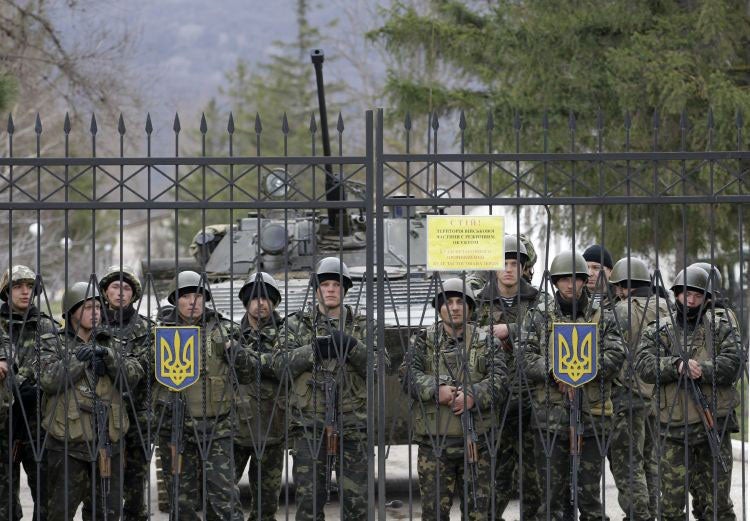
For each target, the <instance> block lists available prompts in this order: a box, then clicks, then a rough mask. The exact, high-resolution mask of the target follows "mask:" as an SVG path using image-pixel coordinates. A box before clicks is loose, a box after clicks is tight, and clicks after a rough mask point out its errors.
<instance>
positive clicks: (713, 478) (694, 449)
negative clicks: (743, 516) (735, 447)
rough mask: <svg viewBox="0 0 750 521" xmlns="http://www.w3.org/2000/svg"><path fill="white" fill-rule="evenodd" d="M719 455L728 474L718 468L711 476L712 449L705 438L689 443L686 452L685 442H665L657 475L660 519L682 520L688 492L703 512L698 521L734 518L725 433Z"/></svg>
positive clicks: (729, 445) (732, 520) (728, 444)
mask: <svg viewBox="0 0 750 521" xmlns="http://www.w3.org/2000/svg"><path fill="white" fill-rule="evenodd" d="M721 454H722V456H723V457H724V461H726V463H727V470H728V472H724V471H723V470H722V468H721V466H720V465H717V471H716V474H714V468H713V455H712V452H711V446H710V445H709V443H708V440H706V439H705V438H704V439H701V440H700V441H692V442H689V443H688V445H687V450H686V447H685V443H684V440H679V439H674V438H667V439H666V440H665V441H664V448H663V455H662V458H661V476H660V477H661V494H662V503H661V519H662V520H664V521H681V520H683V519H685V500H686V495H687V490H690V493H692V494H693V497H694V501H695V504H696V505H699V506H700V505H702V506H700V507H699V508H700V510H702V512H700V515H701V517H700V519H706V520H708V519H714V513H715V515H716V520H717V521H735V520H736V519H737V517H736V516H735V513H734V506H733V504H732V500H731V499H730V497H729V493H730V489H731V487H732V442H731V440H730V437H729V435H728V434H727V435H725V436H724V437H723V438H722V440H721ZM688 469H690V470H689V471H688ZM714 486H716V496H715V497H714ZM714 503H715V504H714Z"/></svg>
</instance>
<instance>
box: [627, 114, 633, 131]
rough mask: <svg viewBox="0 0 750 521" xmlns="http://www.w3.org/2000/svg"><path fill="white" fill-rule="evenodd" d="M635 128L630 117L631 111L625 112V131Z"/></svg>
mask: <svg viewBox="0 0 750 521" xmlns="http://www.w3.org/2000/svg"><path fill="white" fill-rule="evenodd" d="M632 126H633V118H632V117H631V116H630V111H629V110H626V111H625V129H626V130H630V128H631V127H632Z"/></svg>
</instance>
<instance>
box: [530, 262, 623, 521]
mask: <svg viewBox="0 0 750 521" xmlns="http://www.w3.org/2000/svg"><path fill="white" fill-rule="evenodd" d="M549 272H550V280H551V282H552V284H553V286H554V287H555V289H556V291H555V295H554V297H552V299H547V298H544V299H543V300H544V301H543V302H540V303H539V304H538V305H537V307H536V308H534V309H532V310H531V311H529V315H528V316H527V318H526V327H527V335H528V338H527V341H526V348H525V352H524V363H525V370H526V375H527V376H528V378H529V380H530V381H531V382H533V383H534V384H535V396H534V404H533V405H534V409H535V414H534V416H533V424H534V425H535V427H536V428H537V429H539V430H540V435H539V436H538V437H537V442H538V443H539V446H538V447H537V451H536V452H537V455H538V457H539V460H538V462H537V468H538V469H539V470H540V473H541V475H540V479H541V480H542V483H543V485H542V486H543V487H544V486H545V485H546V490H547V498H546V501H547V505H546V506H547V509H548V514H549V515H550V516H551V518H558V517H560V516H561V515H562V519H572V518H573V512H572V504H571V502H569V501H568V498H569V490H570V485H571V467H570V462H569V459H568V458H569V457H570V445H572V444H574V443H577V441H578V440H575V439H574V440H571V439H570V432H569V425H570V408H571V405H572V404H571V401H572V400H573V399H575V398H574V396H575V395H578V396H580V395H581V393H583V395H582V399H581V400H580V404H581V405H580V407H581V408H582V412H581V421H582V423H583V429H582V430H583V432H582V441H583V443H582V451H581V454H580V472H579V474H578V476H577V478H578V489H577V491H576V493H577V499H578V507H579V510H580V513H581V520H583V521H588V520H593V519H599V518H600V517H601V512H602V505H601V503H600V501H599V497H600V481H601V472H602V468H601V467H602V465H601V463H602V458H603V457H604V454H601V453H600V451H599V449H598V448H597V447H599V446H600V440H598V439H597V438H596V435H597V433H599V435H600V436H601V435H602V429H603V428H605V429H606V428H607V427H608V424H609V422H610V421H611V416H612V401H611V399H610V388H611V385H612V380H613V379H614V378H615V376H616V374H617V371H619V369H620V367H621V366H622V363H623V361H624V359H625V350H624V346H623V341H622V337H621V335H620V333H619V331H618V329H617V325H616V323H615V320H614V316H613V315H612V313H611V312H609V311H608V310H604V309H602V308H600V307H595V306H594V305H593V301H592V299H591V296H590V295H589V293H588V290H587V289H586V281H587V280H588V278H589V274H588V266H587V265H586V261H585V259H584V258H583V256H582V255H581V254H579V253H577V254H575V255H574V254H573V252H570V251H566V252H563V253H560V254H559V255H557V256H556V257H555V258H554V259H553V260H552V264H551V265H550V270H549ZM561 322H563V323H564V322H587V323H596V324H597V329H598V346H597V351H598V354H599V356H598V361H597V364H598V372H597V375H596V378H594V379H593V380H591V381H590V382H588V383H586V384H585V385H583V386H582V387H580V388H579V389H578V390H577V391H576V392H575V393H573V392H572V390H573V388H572V387H570V386H568V385H567V384H565V383H564V382H562V381H559V380H557V379H556V377H555V376H554V372H553V367H552V363H551V360H552V350H553V345H552V343H551V332H552V326H553V324H554V323H561ZM602 391H603V392H602ZM571 442H572V443H571ZM546 454H548V456H546V459H545V455H546ZM542 515H544V512H543V510H542V511H540V516H542Z"/></svg>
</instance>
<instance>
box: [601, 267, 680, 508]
mask: <svg viewBox="0 0 750 521" xmlns="http://www.w3.org/2000/svg"><path fill="white" fill-rule="evenodd" d="M609 281H610V282H611V283H612V285H613V288H614V290H615V294H616V296H617V302H616V304H615V309H614V312H615V316H616V318H617V324H618V325H619V327H620V330H621V331H622V332H623V337H624V338H625V341H626V346H627V351H626V360H625V363H624V364H623V366H622V369H621V370H620V373H619V375H618V377H617V379H616V380H615V383H614V385H613V386H612V403H613V405H614V422H613V428H612V437H611V438H610V442H609V452H608V456H609V468H610V470H611V471H612V475H613V476H614V478H615V485H617V490H618V493H619V495H618V501H619V503H620V507H621V508H622V510H623V511H624V512H625V513H626V519H634V520H636V521H638V520H648V519H656V517H657V512H656V500H657V498H658V493H659V491H658V487H657V485H658V480H657V478H658V473H657V465H656V461H657V458H658V454H657V450H656V443H655V442H656V439H657V436H658V435H659V434H658V432H657V431H656V429H655V425H656V423H655V416H654V407H653V404H652V401H651V397H652V395H653V391H654V389H653V388H654V386H653V385H650V384H647V383H645V382H643V381H642V380H641V379H640V378H638V376H637V375H636V374H635V371H634V365H635V354H636V349H637V348H638V344H639V342H640V339H641V333H642V332H643V330H644V329H645V327H646V325H647V324H649V323H651V322H653V321H656V320H658V321H659V322H660V323H662V324H665V323H666V322H667V321H668V320H669V308H668V304H667V301H666V300H665V299H664V298H661V297H660V296H658V295H657V294H656V292H655V291H654V290H653V288H652V285H651V276H650V274H649V272H648V267H647V266H646V263H645V262H643V261H642V260H640V259H636V258H633V257H631V258H624V259H620V260H619V261H617V262H616V263H615V265H614V268H613V269H612V273H611V275H610V278H609Z"/></svg>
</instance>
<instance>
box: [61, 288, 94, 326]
mask: <svg viewBox="0 0 750 521" xmlns="http://www.w3.org/2000/svg"><path fill="white" fill-rule="evenodd" d="M100 297H101V295H100V294H99V288H97V287H96V285H94V284H92V283H90V282H76V283H75V284H73V285H72V286H71V287H69V288H68V289H67V290H65V294H64V295H63V299H62V316H63V318H65V319H67V318H68V315H69V314H70V313H73V312H74V311H75V310H76V309H78V307H79V306H80V305H81V304H83V303H84V302H86V301H87V300H91V299H99V298H100Z"/></svg>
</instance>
